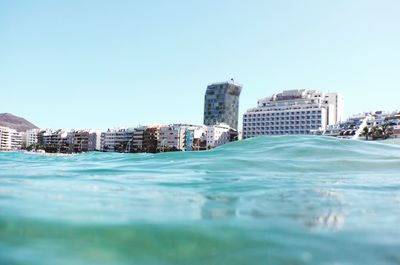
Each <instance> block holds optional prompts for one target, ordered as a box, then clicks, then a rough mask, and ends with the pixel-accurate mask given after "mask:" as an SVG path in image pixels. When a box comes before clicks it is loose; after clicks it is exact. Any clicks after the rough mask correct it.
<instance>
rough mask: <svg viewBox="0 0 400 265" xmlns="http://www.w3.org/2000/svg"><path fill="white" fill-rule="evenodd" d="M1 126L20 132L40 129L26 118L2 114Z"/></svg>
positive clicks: (0, 115)
mask: <svg viewBox="0 0 400 265" xmlns="http://www.w3.org/2000/svg"><path fill="white" fill-rule="evenodd" d="M0 126H4V127H9V128H12V129H15V130H17V131H19V132H25V131H26V130H30V129H37V128H38V127H36V126H35V125H34V124H32V123H30V122H29V121H27V120H25V119H24V118H21V117H18V116H14V115H12V114H10V113H0Z"/></svg>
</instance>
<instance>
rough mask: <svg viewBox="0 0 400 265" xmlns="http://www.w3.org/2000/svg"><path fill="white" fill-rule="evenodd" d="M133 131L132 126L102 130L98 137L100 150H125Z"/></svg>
mask: <svg viewBox="0 0 400 265" xmlns="http://www.w3.org/2000/svg"><path fill="white" fill-rule="evenodd" d="M134 132H135V129H134V128H118V129H108V130H107V131H106V132H102V133H101V137H100V138H101V139H100V151H102V152H127V151H128V145H129V144H130V142H131V140H132V139H133V134H134Z"/></svg>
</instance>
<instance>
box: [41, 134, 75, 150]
mask: <svg viewBox="0 0 400 265" xmlns="http://www.w3.org/2000/svg"><path fill="white" fill-rule="evenodd" d="M38 148H39V149H40V148H43V149H44V150H45V151H46V152H49V153H69V152H70V149H71V136H70V131H69V130H64V129H56V130H51V129H43V130H40V132H39V133H38Z"/></svg>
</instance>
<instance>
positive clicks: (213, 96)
mask: <svg viewBox="0 0 400 265" xmlns="http://www.w3.org/2000/svg"><path fill="white" fill-rule="evenodd" d="M241 91H242V86H240V85H237V84H235V83H234V82H233V80H231V81H229V82H222V83H214V84H210V85H209V86H207V90H206V94H205V96H204V124H205V125H216V124H219V123H226V124H228V125H229V126H230V127H232V128H234V129H235V130H237V128H238V118H239V96H240V92H241Z"/></svg>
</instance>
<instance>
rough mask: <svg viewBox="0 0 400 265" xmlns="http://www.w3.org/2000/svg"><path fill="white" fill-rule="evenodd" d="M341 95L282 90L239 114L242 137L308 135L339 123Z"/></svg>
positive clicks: (341, 108)
mask: <svg viewBox="0 0 400 265" xmlns="http://www.w3.org/2000/svg"><path fill="white" fill-rule="evenodd" d="M343 110H344V103H343V97H342V96H341V95H340V94H338V93H322V92H319V91H316V90H305V89H303V90H285V91H283V92H281V93H278V94H275V95H272V96H271V97H267V98H263V99H260V100H259V101H258V104H257V107H256V108H252V109H249V110H247V112H246V113H244V114H243V136H242V137H243V139H246V138H250V137H255V136H258V135H284V134H310V133H311V132H312V131H315V130H321V129H325V128H326V127H327V126H328V125H334V124H337V123H339V122H340V121H341V120H342V118H343Z"/></svg>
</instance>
